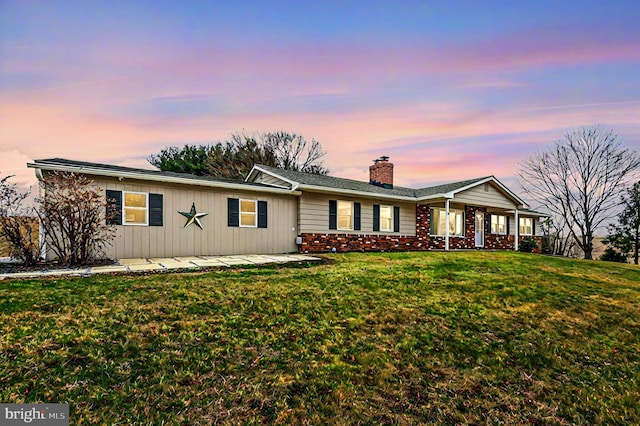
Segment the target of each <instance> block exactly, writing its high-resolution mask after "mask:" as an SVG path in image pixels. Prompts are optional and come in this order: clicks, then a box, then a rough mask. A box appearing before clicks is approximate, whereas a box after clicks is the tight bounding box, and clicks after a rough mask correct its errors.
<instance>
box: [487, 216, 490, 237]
mask: <svg viewBox="0 0 640 426" xmlns="http://www.w3.org/2000/svg"><path fill="white" fill-rule="evenodd" d="M487 229H488V230H489V234H490V233H491V215H490V214H488V215H487Z"/></svg>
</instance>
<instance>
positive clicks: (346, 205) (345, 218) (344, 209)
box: [338, 201, 353, 230]
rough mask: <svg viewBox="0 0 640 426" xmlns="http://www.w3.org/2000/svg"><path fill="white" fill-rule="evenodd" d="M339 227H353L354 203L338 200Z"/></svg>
mask: <svg viewBox="0 0 640 426" xmlns="http://www.w3.org/2000/svg"><path fill="white" fill-rule="evenodd" d="M338 229H344V230H352V229H353V203H352V202H351V201H338Z"/></svg>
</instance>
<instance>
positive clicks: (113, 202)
mask: <svg viewBox="0 0 640 426" xmlns="http://www.w3.org/2000/svg"><path fill="white" fill-rule="evenodd" d="M107 225H122V191H113V190H110V189H107Z"/></svg>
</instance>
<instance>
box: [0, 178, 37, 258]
mask: <svg viewBox="0 0 640 426" xmlns="http://www.w3.org/2000/svg"><path fill="white" fill-rule="evenodd" d="M12 177H13V176H6V177H4V178H2V179H1V180H0V237H2V238H3V239H4V240H5V241H6V243H7V244H8V246H9V255H10V256H11V257H13V258H15V259H18V260H19V261H20V262H22V263H24V264H25V265H34V264H36V263H38V261H39V260H40V243H39V240H38V219H37V218H36V217H35V216H34V215H33V208H32V207H29V206H27V205H25V204H26V201H27V199H28V198H29V195H30V193H29V192H19V191H18V189H17V187H16V184H15V183H11V182H9V179H11V178H12Z"/></svg>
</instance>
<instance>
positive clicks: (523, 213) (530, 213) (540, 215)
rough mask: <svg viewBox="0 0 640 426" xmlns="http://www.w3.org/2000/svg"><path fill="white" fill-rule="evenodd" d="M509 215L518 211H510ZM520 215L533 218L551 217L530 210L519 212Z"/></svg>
mask: <svg viewBox="0 0 640 426" xmlns="http://www.w3.org/2000/svg"><path fill="white" fill-rule="evenodd" d="M507 213H511V214H515V213H516V211H515V210H508V211H507ZM518 215H519V216H532V217H549V216H551V215H549V214H546V213H540V212H534V211H530V210H526V209H525V210H518Z"/></svg>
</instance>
